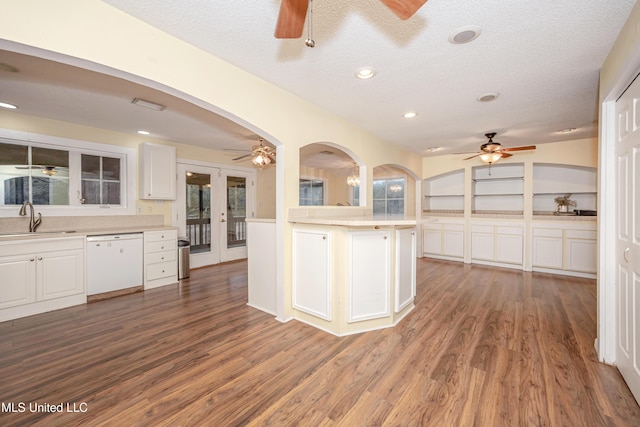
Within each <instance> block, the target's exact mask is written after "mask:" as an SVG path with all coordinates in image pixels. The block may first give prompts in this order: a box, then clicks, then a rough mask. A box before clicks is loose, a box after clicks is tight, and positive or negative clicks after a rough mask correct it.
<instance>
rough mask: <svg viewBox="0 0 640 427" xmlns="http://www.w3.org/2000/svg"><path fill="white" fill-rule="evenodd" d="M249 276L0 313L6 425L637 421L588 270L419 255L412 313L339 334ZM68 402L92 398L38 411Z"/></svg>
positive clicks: (241, 269) (237, 270) (229, 274)
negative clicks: (277, 306)
mask: <svg viewBox="0 0 640 427" xmlns="http://www.w3.org/2000/svg"><path fill="white" fill-rule="evenodd" d="M246 283H247V268H246V262H237V263H232V264H226V265H220V266H216V267H209V268H204V269H199V270H195V271H192V277H191V279H190V280H188V281H184V282H183V284H182V285H181V286H177V285H175V286H169V287H164V288H159V289H155V290H150V291H146V292H144V293H137V294H131V295H125V296H122V297H118V298H114V299H111V300H107V301H100V302H96V303H92V304H89V305H86V306H79V307H73V308H70V309H65V310H60V311H57V312H53V313H47V314H43V315H38V316H33V317H30V318H25V319H20V320H16V321H12V322H4V323H0V402H2V404H3V405H4V409H5V411H4V412H3V413H0V425H1V426H26V425H42V426H56V425H64V426H75V425H82V426H93V425H114V426H116V425H117V426H125V425H126V426H134V425H140V426H142V425H145V426H164V425H167V426H169V425H170V426H180V425H192V426H205V425H206V426H236V425H243V426H244V425H250V426H263V425H273V426H337V425H339V426H379V425H389V426H640V409H639V408H638V405H637V404H636V402H635V401H634V400H633V398H632V396H631V393H630V392H629V390H628V389H627V387H626V385H625V384H624V382H623V380H622V378H621V377H620V375H619V374H618V372H617V370H616V369H615V368H613V367H610V366H606V365H602V364H599V363H598V362H597V360H596V355H595V352H594V349H593V342H594V338H595V331H596V289H595V282H594V281H593V280H585V279H574V278H568V277H563V276H554V275H548V274H537V273H535V274H532V273H523V272H521V271H515V270H505V269H497V268H490V267H483V266H469V265H463V264H461V263H453V262H446V261H436V260H428V259H426V258H425V259H422V260H418V296H417V301H416V308H415V310H414V311H413V312H412V313H411V314H410V315H409V316H408V317H407V318H405V319H404V320H403V321H402V322H401V323H400V324H399V325H398V326H396V327H395V328H391V329H386V330H381V331H375V332H368V333H365V334H359V335H355V336H349V337H343V338H337V337H334V336H332V335H329V334H327V333H324V332H321V331H318V330H316V329H314V328H312V327H310V326H307V325H304V324H302V323H300V322H297V321H291V322H289V323H286V324H281V323H279V322H277V321H275V320H274V319H273V317H272V316H270V315H268V314H265V313H263V312H261V311H258V310H256V309H253V308H250V307H248V306H246V305H245V302H246V300H247V286H246ZM21 402H22V403H23V404H24V405H25V406H24V409H25V411H24V412H22V413H8V412H7V409H8V406H7V405H8V404H9V403H14V404H15V407H14V408H15V410H19V408H20V406H19V405H20V403H21ZM60 403H63V407H64V409H65V410H66V409H67V408H66V404H67V403H69V405H70V409H72V410H73V409H74V408H76V410H78V411H81V410H85V411H86V412H63V413H45V412H31V410H30V404H31V405H34V404H41V405H43V404H49V405H58V404H60ZM85 405H86V406H85ZM34 409H35V407H34Z"/></svg>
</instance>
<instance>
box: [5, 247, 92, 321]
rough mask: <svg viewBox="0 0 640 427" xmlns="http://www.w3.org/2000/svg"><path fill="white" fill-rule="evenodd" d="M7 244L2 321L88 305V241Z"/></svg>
mask: <svg viewBox="0 0 640 427" xmlns="http://www.w3.org/2000/svg"><path fill="white" fill-rule="evenodd" d="M3 243H6V244H3V245H1V246H0V277H2V280H0V321H3V320H8V319H13V318H18V317H23V316H29V315H32V314H37V313H42V312H45V311H50V310H57V309H60V308H64V307H69V306H72V305H77V304H82V303H84V302H86V296H85V281H84V238H62V239H47V240H38V241H37V242H35V241H17V242H16V241H13V242H3Z"/></svg>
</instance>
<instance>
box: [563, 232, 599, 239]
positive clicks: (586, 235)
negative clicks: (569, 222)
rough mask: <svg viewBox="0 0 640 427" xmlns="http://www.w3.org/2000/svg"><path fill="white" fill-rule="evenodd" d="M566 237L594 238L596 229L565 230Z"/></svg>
mask: <svg viewBox="0 0 640 427" xmlns="http://www.w3.org/2000/svg"><path fill="white" fill-rule="evenodd" d="M566 237H567V239H588V240H596V231H595V230H567V231H566Z"/></svg>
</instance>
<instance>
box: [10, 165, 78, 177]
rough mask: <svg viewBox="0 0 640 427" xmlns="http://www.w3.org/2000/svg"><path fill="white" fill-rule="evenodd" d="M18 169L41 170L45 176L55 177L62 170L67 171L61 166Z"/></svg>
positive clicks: (34, 166)
mask: <svg viewBox="0 0 640 427" xmlns="http://www.w3.org/2000/svg"><path fill="white" fill-rule="evenodd" d="M15 168H16V169H40V170H41V171H42V173H43V174H45V175H48V176H53V175H55V174H57V173H58V170H60V169H67V168H65V167H60V166H46V165H31V166H16V167H15Z"/></svg>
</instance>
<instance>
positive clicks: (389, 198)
mask: <svg viewBox="0 0 640 427" xmlns="http://www.w3.org/2000/svg"><path fill="white" fill-rule="evenodd" d="M404 184H405V179H404V178H391V179H377V180H374V181H373V214H374V215H402V214H404V187H405V185H404Z"/></svg>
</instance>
